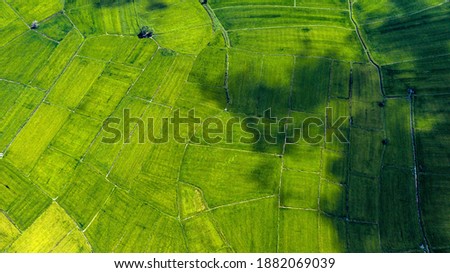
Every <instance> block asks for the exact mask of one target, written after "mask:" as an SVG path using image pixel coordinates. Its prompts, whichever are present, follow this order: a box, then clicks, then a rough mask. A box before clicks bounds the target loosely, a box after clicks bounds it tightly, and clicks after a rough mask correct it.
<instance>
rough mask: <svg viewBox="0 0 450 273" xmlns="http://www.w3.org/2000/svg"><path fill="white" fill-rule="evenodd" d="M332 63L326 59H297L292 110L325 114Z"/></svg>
mask: <svg viewBox="0 0 450 273" xmlns="http://www.w3.org/2000/svg"><path fill="white" fill-rule="evenodd" d="M330 65H331V62H330V61H329V60H326V59H315V58H296V59H295V70H294V81H293V90H292V109H293V110H297V111H302V112H308V113H324V112H325V106H326V102H327V98H328V94H329V81H330Z"/></svg>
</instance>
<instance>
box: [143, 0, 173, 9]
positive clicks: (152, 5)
mask: <svg viewBox="0 0 450 273" xmlns="http://www.w3.org/2000/svg"><path fill="white" fill-rule="evenodd" d="M167 7H168V5H167V4H166V3H164V2H163V1H158V0H149V1H148V5H147V7H146V9H147V11H152V10H158V9H165V8H167Z"/></svg>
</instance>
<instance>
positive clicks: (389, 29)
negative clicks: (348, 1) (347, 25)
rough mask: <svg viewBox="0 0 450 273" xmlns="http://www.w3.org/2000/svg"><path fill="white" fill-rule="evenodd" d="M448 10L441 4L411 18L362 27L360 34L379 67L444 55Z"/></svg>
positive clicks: (448, 7)
mask: <svg viewBox="0 0 450 273" xmlns="http://www.w3.org/2000/svg"><path fill="white" fill-rule="evenodd" d="M449 9H450V6H449V5H447V4H444V5H441V6H439V7H435V8H432V9H428V10H426V11H422V12H419V13H417V14H414V15H408V16H402V17H398V18H393V19H391V20H386V21H381V22H376V23H373V24H368V25H365V26H364V27H363V35H364V37H365V39H366V40H367V41H368V44H369V46H370V48H371V49H372V50H371V52H372V54H373V57H374V58H375V59H376V60H377V61H378V62H379V63H381V64H389V63H392V62H398V61H409V60H415V59H422V58H424V57H430V56H439V55H441V54H443V53H447V52H448V38H446V34H448V27H447V25H448V22H447V21H448V12H449ZM419 37H420V38H419Z"/></svg>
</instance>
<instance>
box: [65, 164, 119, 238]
mask: <svg viewBox="0 0 450 273" xmlns="http://www.w3.org/2000/svg"><path fill="white" fill-rule="evenodd" d="M113 188H114V186H113V185H112V184H111V183H110V182H108V181H107V180H106V178H105V177H104V176H102V175H101V174H99V173H98V172H97V171H96V170H95V169H93V168H92V167H89V166H88V165H86V164H80V165H78V167H77V169H76V170H75V172H74V175H73V176H72V178H71V179H70V183H69V184H68V185H67V187H66V189H65V191H64V193H63V194H62V195H61V196H60V198H59V199H58V203H59V204H60V205H61V206H62V207H63V208H64V209H65V210H66V211H67V212H68V213H70V215H71V216H72V217H73V218H74V219H75V221H76V223H77V225H78V226H79V227H80V228H82V229H84V228H86V227H87V226H88V224H89V223H90V221H92V219H93V218H94V217H95V215H96V214H97V213H98V212H99V210H100V209H101V207H102V205H103V204H104V203H105V201H107V199H108V197H109V196H110V194H111V192H112V189H113ZM80 202H83V204H84V205H83V206H80V205H79V204H80Z"/></svg>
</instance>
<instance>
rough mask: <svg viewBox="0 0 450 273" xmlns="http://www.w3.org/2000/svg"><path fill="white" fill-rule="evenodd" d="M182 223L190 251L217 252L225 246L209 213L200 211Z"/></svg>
mask: <svg viewBox="0 0 450 273" xmlns="http://www.w3.org/2000/svg"><path fill="white" fill-rule="evenodd" d="M183 225H184V230H185V232H186V242H187V246H188V248H189V251H190V252H193V253H201V252H217V251H218V250H220V249H223V248H226V247H227V243H226V241H225V239H224V237H223V235H222V234H221V231H220V230H219V229H218V228H217V224H215V221H214V219H213V216H212V214H211V213H202V214H200V215H199V216H196V217H194V218H191V219H189V220H186V221H185V222H184V223H183Z"/></svg>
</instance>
